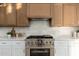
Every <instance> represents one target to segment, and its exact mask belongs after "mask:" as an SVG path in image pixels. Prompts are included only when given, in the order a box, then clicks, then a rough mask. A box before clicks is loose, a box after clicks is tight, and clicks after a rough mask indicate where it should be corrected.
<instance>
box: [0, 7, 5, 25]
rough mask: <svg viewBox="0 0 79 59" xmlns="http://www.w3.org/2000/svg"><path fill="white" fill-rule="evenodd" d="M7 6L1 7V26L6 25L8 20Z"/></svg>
mask: <svg viewBox="0 0 79 59" xmlns="http://www.w3.org/2000/svg"><path fill="white" fill-rule="evenodd" d="M5 8H6V7H0V26H5V25H6V20H5V11H6V10H5Z"/></svg>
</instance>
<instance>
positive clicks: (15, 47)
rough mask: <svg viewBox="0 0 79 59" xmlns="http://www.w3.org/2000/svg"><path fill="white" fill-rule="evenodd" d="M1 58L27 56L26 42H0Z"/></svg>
mask: <svg viewBox="0 0 79 59" xmlns="http://www.w3.org/2000/svg"><path fill="white" fill-rule="evenodd" d="M0 56H25V41H16V40H15V41H0Z"/></svg>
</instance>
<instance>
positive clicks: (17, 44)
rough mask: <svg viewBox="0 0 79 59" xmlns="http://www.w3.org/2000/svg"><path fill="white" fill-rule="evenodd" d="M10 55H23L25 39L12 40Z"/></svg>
mask: <svg viewBox="0 0 79 59" xmlns="http://www.w3.org/2000/svg"><path fill="white" fill-rule="evenodd" d="M12 56H25V41H13V43H12Z"/></svg>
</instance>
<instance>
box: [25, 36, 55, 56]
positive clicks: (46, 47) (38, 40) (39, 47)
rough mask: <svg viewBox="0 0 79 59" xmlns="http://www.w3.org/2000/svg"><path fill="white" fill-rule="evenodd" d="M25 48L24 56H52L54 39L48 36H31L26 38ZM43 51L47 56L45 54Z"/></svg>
mask: <svg viewBox="0 0 79 59" xmlns="http://www.w3.org/2000/svg"><path fill="white" fill-rule="evenodd" d="M25 46H26V53H27V54H26V55H32V56H36V55H37V56H40V53H41V55H44V56H45V55H46V56H48V55H49V56H50V55H54V38H53V37H52V36H50V35H31V36H29V37H27V39H26V43H25ZM39 51H40V53H39ZM45 51H48V53H49V54H45V53H46V52H45ZM44 52H45V53H44ZM35 53H36V54H35Z"/></svg>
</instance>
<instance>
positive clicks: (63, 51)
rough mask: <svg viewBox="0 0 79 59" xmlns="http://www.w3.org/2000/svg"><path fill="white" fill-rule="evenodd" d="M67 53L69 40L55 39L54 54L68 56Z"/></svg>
mask: <svg viewBox="0 0 79 59" xmlns="http://www.w3.org/2000/svg"><path fill="white" fill-rule="evenodd" d="M68 55H69V41H66V40H60V41H55V56H68Z"/></svg>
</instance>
